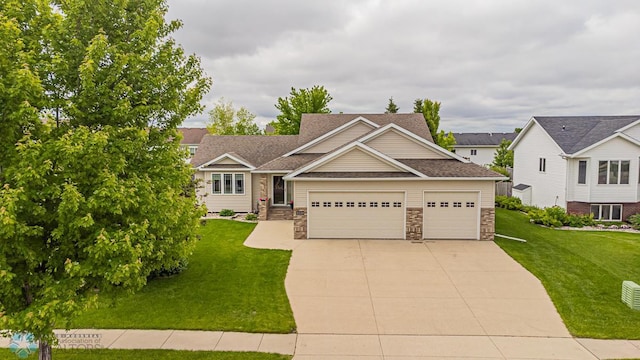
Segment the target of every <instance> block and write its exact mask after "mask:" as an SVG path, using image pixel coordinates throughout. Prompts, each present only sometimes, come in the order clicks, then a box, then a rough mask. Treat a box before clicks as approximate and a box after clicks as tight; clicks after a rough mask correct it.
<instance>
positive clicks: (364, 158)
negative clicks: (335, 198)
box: [312, 148, 401, 172]
mask: <svg viewBox="0 0 640 360" xmlns="http://www.w3.org/2000/svg"><path fill="white" fill-rule="evenodd" d="M333 171H347V172H350V171H385V172H386V171H391V172H400V171H401V170H399V169H398V168H396V167H393V166H391V165H389V164H387V163H385V162H384V161H382V160H379V159H377V158H375V157H373V156H371V155H369V154H367V153H364V152H363V151H362V150H360V149H357V148H354V149H353V150H351V151H348V152H347V153H345V154H342V155H340V156H338V157H336V158H335V159H333V160H331V161H330V162H328V163H327V164H324V165H322V166H319V167H317V168H315V169H313V170H312V172H333Z"/></svg>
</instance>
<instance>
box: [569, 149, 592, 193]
mask: <svg viewBox="0 0 640 360" xmlns="http://www.w3.org/2000/svg"><path fill="white" fill-rule="evenodd" d="M580 161H586V162H587V174H586V175H587V178H586V183H585V184H578V166H579V162H580ZM593 172H594V168H593V167H592V161H591V159H589V158H580V159H567V201H580V202H589V193H590V191H589V189H590V186H593V184H594V183H597V181H598V177H597V172H598V166H597V165H596V166H595V173H596V174H595V177H594V176H593Z"/></svg>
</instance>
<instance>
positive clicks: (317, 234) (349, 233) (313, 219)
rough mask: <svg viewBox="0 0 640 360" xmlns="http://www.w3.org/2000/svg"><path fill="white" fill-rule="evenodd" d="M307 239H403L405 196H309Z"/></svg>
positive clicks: (312, 193) (347, 193)
mask: <svg viewBox="0 0 640 360" xmlns="http://www.w3.org/2000/svg"><path fill="white" fill-rule="evenodd" d="M307 209H308V237H309V238H315V239H404V236H405V193H404V192H379V191H376V192H354V191H349V192H316V191H314V192H309V205H308V208H307Z"/></svg>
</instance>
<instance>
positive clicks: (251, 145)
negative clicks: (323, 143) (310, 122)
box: [191, 135, 298, 167]
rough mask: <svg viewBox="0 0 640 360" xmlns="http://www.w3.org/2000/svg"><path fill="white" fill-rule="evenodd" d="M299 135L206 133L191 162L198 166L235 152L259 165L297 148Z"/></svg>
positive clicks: (248, 161) (254, 164) (255, 165)
mask: <svg viewBox="0 0 640 360" xmlns="http://www.w3.org/2000/svg"><path fill="white" fill-rule="evenodd" d="M297 144H298V136H297V135H273V136H267V135H235V136H234V135H205V136H204V137H203V138H202V141H201V142H200V146H198V150H197V151H196V153H195V155H194V156H193V158H192V159H191V164H192V165H193V166H195V167H198V166H200V165H202V164H204V163H206V162H208V161H210V160H211V159H215V158H217V157H219V156H221V155H224V154H227V153H230V152H233V153H235V154H237V156H239V157H241V158H242V159H244V160H246V162H247V163H249V164H251V165H252V166H254V167H259V166H261V165H263V164H265V163H267V162H269V161H271V160H273V159H275V158H277V157H279V156H281V155H282V154H284V153H286V152H288V151H290V150H291V149H293V148H295V147H296V145H297Z"/></svg>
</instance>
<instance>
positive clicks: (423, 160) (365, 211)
mask: <svg viewBox="0 0 640 360" xmlns="http://www.w3.org/2000/svg"><path fill="white" fill-rule="evenodd" d="M191 163H192V165H193V166H194V167H195V168H196V170H197V171H196V177H197V178H198V179H200V180H201V181H202V188H200V189H199V190H198V195H199V196H200V199H201V201H202V202H203V203H204V204H205V205H206V206H207V209H208V211H209V212H219V211H220V210H222V209H227V208H228V209H233V210H235V211H236V212H250V211H258V212H259V219H260V220H267V219H283V218H284V219H293V220H294V237H295V238H296V239H306V238H366V239H370V238H381V239H410V240H420V239H482V240H492V239H493V234H494V218H495V212H494V191H495V186H494V184H495V181H497V180H502V179H504V177H502V176H501V175H499V174H497V173H495V172H492V171H490V170H487V169H485V168H483V167H481V166H479V165H476V164H473V163H471V162H469V161H468V160H465V159H463V158H461V157H460V156H458V155H456V154H453V153H451V152H448V151H447V150H444V149H442V148H440V147H438V146H437V145H435V144H434V143H433V141H432V139H431V135H430V133H429V129H428V128H427V125H426V123H425V121H424V118H423V117H422V115H421V114H375V115H364V114H353V115H350V114H304V115H303V116H302V121H301V124H300V134H299V135H273V136H213V135H206V136H205V137H204V138H203V139H202V142H201V143H200V147H199V148H198V151H197V152H196V154H195V156H194V157H193V159H192V160H191Z"/></svg>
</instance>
